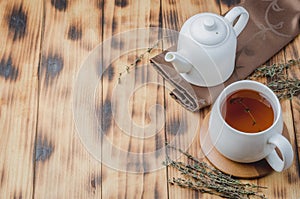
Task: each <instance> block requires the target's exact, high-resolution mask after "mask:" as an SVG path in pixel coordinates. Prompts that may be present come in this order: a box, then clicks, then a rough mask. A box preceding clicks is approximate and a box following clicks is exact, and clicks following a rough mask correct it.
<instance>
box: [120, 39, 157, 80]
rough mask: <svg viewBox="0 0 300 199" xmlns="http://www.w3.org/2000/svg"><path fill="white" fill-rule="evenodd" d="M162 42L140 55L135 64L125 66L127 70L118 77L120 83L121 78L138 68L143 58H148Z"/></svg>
mask: <svg viewBox="0 0 300 199" xmlns="http://www.w3.org/2000/svg"><path fill="white" fill-rule="evenodd" d="M161 41H162V39H161V40H158V41H157V42H156V43H155V44H154V45H153V46H151V47H149V48H147V50H146V51H145V52H143V53H142V54H140V55H139V56H138V57H137V58H136V59H135V60H134V61H133V63H131V64H129V65H125V69H123V70H122V71H120V72H119V77H118V83H120V82H121V77H122V75H124V74H126V73H129V72H130V71H131V70H132V69H134V68H136V67H137V65H138V63H140V62H141V61H142V60H143V58H145V57H146V55H147V54H150V53H151V52H152V50H153V49H155V48H156V47H158V45H159V42H161Z"/></svg>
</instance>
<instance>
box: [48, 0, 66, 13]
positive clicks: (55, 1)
mask: <svg viewBox="0 0 300 199" xmlns="http://www.w3.org/2000/svg"><path fill="white" fill-rule="evenodd" d="M51 4H52V6H54V7H55V9H57V10H59V11H65V10H66V9H67V7H68V1H67V0H51Z"/></svg>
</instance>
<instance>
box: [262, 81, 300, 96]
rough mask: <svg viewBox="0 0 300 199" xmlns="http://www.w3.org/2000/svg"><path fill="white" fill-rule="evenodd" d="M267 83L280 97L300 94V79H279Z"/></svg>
mask: <svg viewBox="0 0 300 199" xmlns="http://www.w3.org/2000/svg"><path fill="white" fill-rule="evenodd" d="M267 85H268V87H269V88H271V89H272V90H273V91H274V92H275V94H276V95H277V97H278V98H279V99H292V97H293V96H298V95H299V94H300V80H299V79H278V80H273V81H271V82H269V83H268V84H267Z"/></svg>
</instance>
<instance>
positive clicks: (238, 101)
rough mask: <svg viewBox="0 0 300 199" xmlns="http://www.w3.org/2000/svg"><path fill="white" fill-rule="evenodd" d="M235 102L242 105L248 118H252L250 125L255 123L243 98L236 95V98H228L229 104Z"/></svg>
mask: <svg viewBox="0 0 300 199" xmlns="http://www.w3.org/2000/svg"><path fill="white" fill-rule="evenodd" d="M236 102H237V103H239V104H240V105H242V107H243V108H244V110H245V112H246V113H248V115H249V116H250V118H251V120H252V125H253V126H254V125H255V124H256V120H255V118H254V116H253V114H252V112H251V110H250V108H249V107H248V106H247V105H246V104H245V103H244V102H243V98H241V97H237V98H232V99H231V100H230V104H235V103H236Z"/></svg>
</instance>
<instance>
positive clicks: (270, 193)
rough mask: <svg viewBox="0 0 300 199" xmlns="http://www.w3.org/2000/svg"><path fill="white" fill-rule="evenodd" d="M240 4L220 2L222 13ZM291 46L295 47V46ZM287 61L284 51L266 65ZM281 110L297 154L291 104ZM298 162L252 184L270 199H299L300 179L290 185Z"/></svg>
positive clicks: (266, 80) (287, 102)
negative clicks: (262, 187) (262, 189)
mask: <svg viewBox="0 0 300 199" xmlns="http://www.w3.org/2000/svg"><path fill="white" fill-rule="evenodd" d="M238 3H240V1H236V2H235V1H220V5H221V13H226V12H227V11H228V10H229V9H231V8H232V7H234V6H236V5H237V4H238ZM290 45H292V46H293V44H290ZM294 58H295V57H294ZM286 61H287V57H286V53H285V51H284V49H283V50H282V51H280V52H279V53H277V54H276V55H275V56H274V57H272V58H271V59H270V60H269V61H268V62H267V63H266V64H274V63H286ZM259 81H260V82H262V83H267V82H269V81H270V80H268V79H266V78H261V79H259ZM281 108H282V113H283V119H284V123H285V125H286V127H287V129H288V133H289V135H288V136H289V138H290V141H291V143H292V145H293V146H294V148H295V150H294V152H296V151H297V150H296V147H295V135H296V134H295V130H294V124H293V121H295V120H293V119H294V118H293V115H292V109H291V108H292V107H291V102H290V101H289V100H282V101H281ZM298 162H299V159H298ZM298 162H297V159H295V161H294V163H293V165H292V166H291V167H290V168H289V169H288V170H286V171H283V172H282V173H277V172H273V173H271V175H268V176H266V177H264V178H259V179H253V180H252V181H251V182H252V183H257V184H259V185H262V186H267V187H268V189H266V190H264V193H265V195H266V196H267V197H268V198H297V197H299V195H300V193H299V191H298V189H297V188H296V187H297V186H299V185H298V184H299V181H300V179H299V177H297V178H293V179H294V181H293V183H289V178H291V177H290V176H299V173H298V167H299V166H298V165H299V163H298ZM295 179H296V180H295ZM287 184H289V187H294V188H292V189H293V191H287V190H286V187H287Z"/></svg>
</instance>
